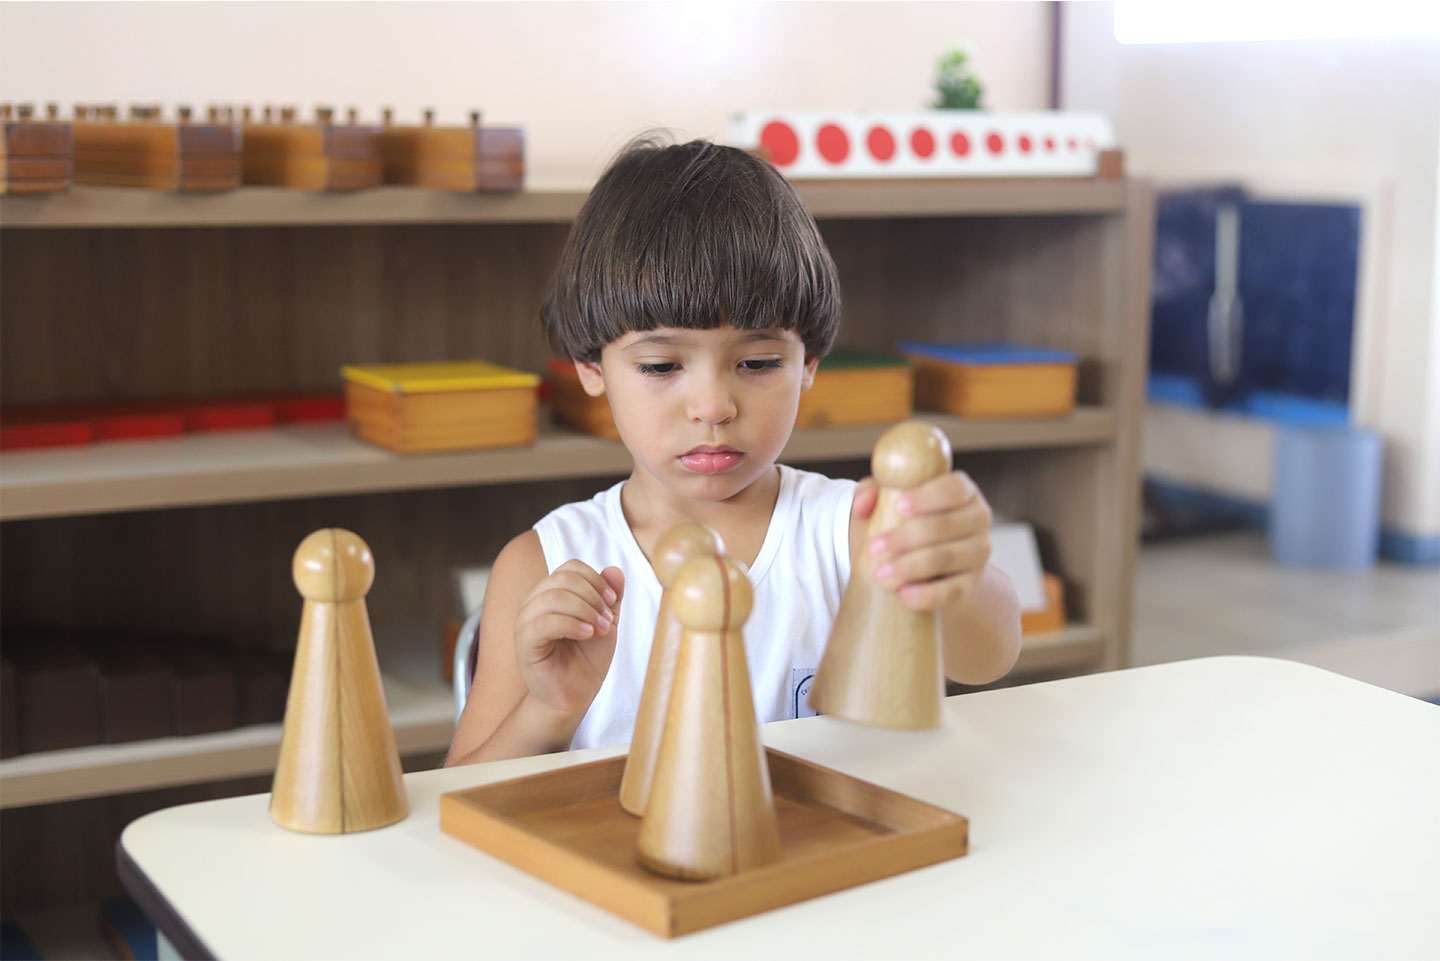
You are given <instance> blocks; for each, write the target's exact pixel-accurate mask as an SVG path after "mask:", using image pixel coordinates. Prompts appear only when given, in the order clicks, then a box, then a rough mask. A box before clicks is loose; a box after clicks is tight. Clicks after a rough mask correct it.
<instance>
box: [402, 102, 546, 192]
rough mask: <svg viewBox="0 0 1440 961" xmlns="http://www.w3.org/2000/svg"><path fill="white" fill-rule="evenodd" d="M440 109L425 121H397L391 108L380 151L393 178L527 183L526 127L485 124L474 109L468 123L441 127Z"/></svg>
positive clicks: (463, 185) (437, 183)
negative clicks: (437, 115) (416, 123)
mask: <svg viewBox="0 0 1440 961" xmlns="http://www.w3.org/2000/svg"><path fill="white" fill-rule="evenodd" d="M434 119H435V115H434V111H431V110H427V111H425V122H424V124H423V125H419V126H413V125H404V124H393V123H391V113H390V111H389V110H386V111H385V124H384V126H383V127H382V128H381V131H380V154H381V159H382V163H383V166H384V180H385V183H387V184H406V185H410V186H416V187H430V188H433V189H436V190H457V191H477V190H495V191H510V190H519V189H521V188H522V187H523V186H524V185H525V131H524V130H522V129H520V128H518V127H483V126H481V124H480V113H479V111H471V113H470V125H469V126H466V127H443V126H441V127H437V126H435V123H434Z"/></svg>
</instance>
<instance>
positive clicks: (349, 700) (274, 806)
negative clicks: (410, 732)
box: [270, 527, 410, 834]
mask: <svg viewBox="0 0 1440 961" xmlns="http://www.w3.org/2000/svg"><path fill="white" fill-rule="evenodd" d="M291 571H292V574H293V576H294V580H295V588H296V589H297V590H298V591H299V592H300V596H301V597H303V598H305V606H304V609H303V610H302V611H301V614H300V636H299V639H298V641H297V642H296V647H295V671H294V674H293V675H292V676H291V679H290V694H289V697H288V699H287V701H286V704H285V728H284V731H283V732H282V733H281V735H280V759H279V761H278V762H277V763H276V766H275V783H274V786H273V788H272V789H271V792H270V817H271V818H272V819H273V820H274V821H275V823H276V824H279V825H280V826H281V827H286V828H289V829H290V830H292V831H303V832H306V833H308V834H350V833H353V832H356V831H368V830H370V829H372V828H378V827H383V826H384V825H386V824H393V823H394V822H396V821H398V820H400V819H401V818H403V817H404V816H405V815H406V814H407V813H408V812H409V810H410V802H409V799H408V798H407V797H406V795H405V784H404V781H403V780H402V779H401V777H400V754H399V752H398V751H397V750H396V748H395V731H394V729H393V728H392V727H391V726H390V716H389V713H388V712H387V711H386V709H385V691H384V690H383V689H382V688H381V686H380V665H379V662H378V661H377V660H376V658H375V639H374V638H373V637H371V635H370V615H369V613H368V612H367V611H366V610H365V595H366V594H367V593H369V591H370V586H371V585H372V584H373V583H374V582H375V559H374V558H373V557H372V556H371V554H370V548H369V546H368V545H366V543H365V542H364V541H363V540H361V539H360V538H359V537H358V536H356V535H355V534H353V533H351V532H350V531H347V530H341V529H340V528H333V527H332V528H326V529H324V530H318V531H315V532H314V533H312V534H310V535H309V536H308V537H306V538H305V539H304V540H303V541H301V542H300V546H299V547H298V548H296V550H295V558H294V561H293V563H292V565H291Z"/></svg>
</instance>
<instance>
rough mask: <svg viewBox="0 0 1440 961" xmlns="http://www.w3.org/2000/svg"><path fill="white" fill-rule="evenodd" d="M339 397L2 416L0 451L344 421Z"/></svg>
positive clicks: (132, 404)
mask: <svg viewBox="0 0 1440 961" xmlns="http://www.w3.org/2000/svg"><path fill="white" fill-rule="evenodd" d="M344 418H345V398H343V397H341V396H340V395H339V394H334V395H330V394H320V395H313V394H295V395H285V394H275V395H255V394H246V395H232V396H226V397H191V398H183V399H169V400H152V401H116V402H110V403H103V404H53V405H46V406H42V407H18V408H6V409H5V410H0V450H22V449H25V448H31V447H74V446H80V445H83V444H91V443H95V442H97V441H112V440H145V439H150V438H156V437H171V436H174V435H176V434H184V433H192V432H193V433H208V432H213V431H226V430H251V429H255V428H264V427H274V426H278V425H284V424H300V423H312V422H316V421H330V420H344Z"/></svg>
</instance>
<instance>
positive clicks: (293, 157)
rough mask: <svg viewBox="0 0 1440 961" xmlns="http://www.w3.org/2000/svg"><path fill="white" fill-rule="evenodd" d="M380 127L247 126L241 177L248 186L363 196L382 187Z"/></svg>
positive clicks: (325, 118) (324, 120)
mask: <svg viewBox="0 0 1440 961" xmlns="http://www.w3.org/2000/svg"><path fill="white" fill-rule="evenodd" d="M380 129H381V128H380V127H379V126H378V125H366V124H356V123H346V124H336V123H331V122H330V120H329V114H328V113H324V114H322V116H321V118H320V119H319V120H317V122H315V123H300V122H296V121H291V120H282V121H281V122H279V123H269V122H265V121H261V122H252V123H247V124H245V128H244V144H245V149H244V154H243V161H242V177H243V179H244V182H245V183H247V184H259V185H269V186H277V187H301V188H304V189H307V190H360V189H362V188H365V187H378V186H379V185H380V183H381V165H380Z"/></svg>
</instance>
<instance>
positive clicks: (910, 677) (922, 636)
mask: <svg viewBox="0 0 1440 961" xmlns="http://www.w3.org/2000/svg"><path fill="white" fill-rule="evenodd" d="M950 458H951V454H950V441H949V439H947V438H946V436H945V435H944V434H943V433H942V432H941V431H940V430H939V429H938V428H936V427H933V426H931V425H929V424H926V423H924V422H922V421H913V420H911V421H904V422H902V423H899V424H896V425H895V426H894V427H891V428H890V429H889V430H887V431H886V432H885V433H884V434H882V435H881V436H880V440H879V441H878V442H876V444H875V451H874V455H873V457H872V458H871V462H870V470H871V473H872V474H873V475H874V477H875V480H876V482H877V483H878V484H879V485H880V496H879V499H878V500H877V501H876V504H875V512H874V513H873V514H871V515H870V524H869V527H868V529H867V531H866V534H865V543H866V544H867V545H868V544H869V543H870V541H871V540H872V539H874V538H875V537H877V536H879V535H880V534H883V533H885V532H887V531H889V530H891V529H893V528H894V527H895V526H896V525H897V524H898V523H899V522H900V520H901V518H900V515H899V513H898V512H897V511H896V509H895V502H896V501H897V500H899V498H900V495H901V494H903V493H904V492H905V491H907V490H909V489H910V488H912V487H918V486H919V485H921V484H923V483H925V482H926V481H928V480H930V479H932V478H934V477H938V476H940V475H941V474H944V473H946V472H947V471H949V470H950V467H951V460H950ZM874 575H875V560H874V559H873V558H872V556H871V555H870V552H869V551H868V550H863V551H862V552H861V555H860V559H859V561H858V562H857V563H856V565H855V569H854V570H853V571H852V572H851V574H850V583H849V585H848V586H847V587H846V588H845V594H844V596H843V597H842V598H841V599H840V610H839V611H838V612H837V613H836V615H835V626H834V627H833V628H832V629H831V631H830V639H829V641H828V642H827V644H826V646H825V653H824V655H823V656H822V657H821V658H820V666H819V667H818V668H817V669H816V671H815V680H814V683H813V684H812V685H811V688H810V706H811V707H813V708H815V710H817V711H819V712H820V713H822V714H829V715H832V716H834V717H839V718H843V719H845V720H847V721H856V722H858V723H861V724H870V725H874V726H876V727H894V728H909V729H916V730H919V729H925V728H933V727H939V726H940V705H941V699H942V698H943V697H944V695H945V674H944V666H943V662H942V653H941V648H940V617H939V614H938V613H937V612H935V611H912V610H909V609H908V608H906V607H905V606H904V605H902V604H901V603H900V599H899V598H898V597H897V596H896V595H895V594H894V593H893V592H892V591H889V590H886V589H885V588H883V587H880V586H879V585H878V584H876V583H875V576H874Z"/></svg>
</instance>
